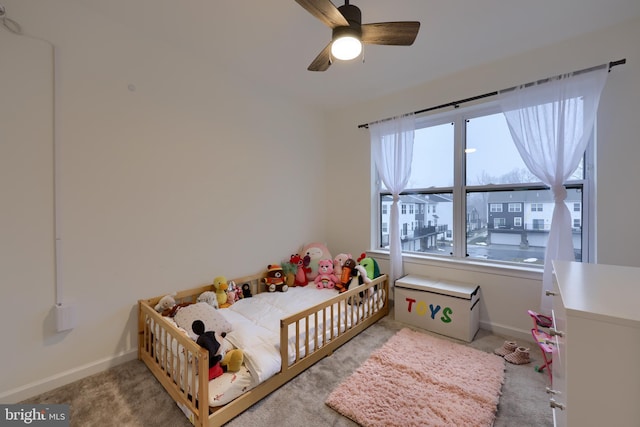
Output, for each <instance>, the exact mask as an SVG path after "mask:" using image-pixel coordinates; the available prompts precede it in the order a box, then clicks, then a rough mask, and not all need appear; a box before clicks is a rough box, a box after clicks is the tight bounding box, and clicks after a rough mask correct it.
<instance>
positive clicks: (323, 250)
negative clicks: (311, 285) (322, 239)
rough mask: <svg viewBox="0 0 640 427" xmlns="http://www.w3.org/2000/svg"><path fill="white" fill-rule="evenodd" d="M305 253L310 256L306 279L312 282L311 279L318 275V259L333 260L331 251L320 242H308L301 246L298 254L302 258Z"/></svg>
mask: <svg viewBox="0 0 640 427" xmlns="http://www.w3.org/2000/svg"><path fill="white" fill-rule="evenodd" d="M305 255H309V257H310V258H311V263H310V264H309V268H311V272H310V273H307V279H309V281H310V282H313V279H315V278H316V276H317V275H318V261H320V260H321V259H330V260H331V261H333V258H332V257H331V252H329V249H327V247H326V246H325V245H323V244H322V243H317V242H316V243H309V244H307V245H305V246H303V247H302V251H300V256H301V257H303V258H304V256H305Z"/></svg>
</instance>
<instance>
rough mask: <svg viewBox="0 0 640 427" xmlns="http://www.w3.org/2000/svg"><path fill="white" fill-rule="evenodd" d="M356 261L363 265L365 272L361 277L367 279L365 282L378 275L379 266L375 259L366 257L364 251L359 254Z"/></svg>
mask: <svg viewBox="0 0 640 427" xmlns="http://www.w3.org/2000/svg"><path fill="white" fill-rule="evenodd" d="M358 262H359V263H360V265H361V266H362V267H364V269H365V271H366V274H365V275H364V276H365V277H363V279H369V280H365V283H369V282H371V281H372V280H373V279H375V278H376V277H378V276H380V268H379V267H378V263H377V262H376V260H375V259H373V258H371V257H368V256H366V254H365V253H363V254H361V255H360V258H358Z"/></svg>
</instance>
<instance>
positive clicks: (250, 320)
mask: <svg viewBox="0 0 640 427" xmlns="http://www.w3.org/2000/svg"><path fill="white" fill-rule="evenodd" d="M336 295H337V292H336V290H335V289H326V288H323V289H318V288H316V287H315V286H313V285H308V286H304V287H293V288H289V290H288V291H287V292H275V293H266V292H265V293H260V294H258V295H255V296H253V297H252V298H250V299H244V300H240V301H238V302H237V303H235V304H233V305H232V306H231V307H229V308H227V309H222V310H220V312H221V314H222V315H223V316H224V317H225V318H226V319H227V320H228V321H229V322H231V324H232V325H233V331H231V332H230V333H229V334H227V339H228V340H229V341H230V342H231V343H232V344H233V346H234V347H236V348H240V349H242V350H243V352H244V354H245V365H246V366H247V368H248V369H249V370H250V371H251V373H252V374H253V375H254V377H255V380H256V381H257V382H256V385H257V384H259V383H261V382H263V381H265V380H266V379H268V378H270V377H272V376H273V375H275V374H277V373H278V372H279V371H280V365H281V361H280V320H281V319H283V318H285V317H288V316H290V315H292V314H295V313H298V312H300V311H302V310H305V309H308V308H310V307H313V306H314V305H316V304H319V303H321V302H323V301H326V300H328V299H330V298H332V297H334V296H336ZM371 301H372V302H374V301H375V302H377V301H378V298H377V297H375V298H372V299H371ZM380 302H382V300H380ZM363 309H364V306H360V307H359V310H358V309H356V310H355V313H352V307H351V306H350V305H346V304H345V303H344V302H343V303H342V305H341V307H340V310H338V308H337V305H334V310H333V314H334V319H333V330H329V329H330V328H331V323H330V322H331V319H330V316H331V310H329V309H327V310H326V313H323V312H322V311H321V312H319V313H320V315H319V316H318V332H317V333H316V331H315V320H314V319H312V321H311V322H310V323H311V325H309V334H310V335H311V337H312V339H311V340H310V342H309V350H314V348H315V343H316V341H318V342H319V343H320V344H322V342H323V339H324V338H330V337H331V336H336V335H337V332H338V325H339V327H340V330H341V331H344V329H345V324H346V326H347V327H349V326H350V324H351V320H352V319H353V318H356V317H361V316H362V310H363ZM338 312H339V313H340V319H338V317H337V314H338ZM338 320H339V322H338ZM325 321H326V322H327V328H326V330H325V328H324V322H325ZM305 331H306V326H305V323H304V320H302V321H301V322H300V327H299V334H300V336H301V340H300V348H299V349H298V355H299V357H303V356H304V355H305V335H304V334H305ZM323 331H324V332H325V334H324V335H325V337H323V336H322V335H323V333H322V332H323ZM313 338H315V339H313ZM288 355H289V360H288V363H289V364H291V363H292V362H293V361H294V360H295V358H296V349H295V325H293V324H292V325H290V329H289V348H288Z"/></svg>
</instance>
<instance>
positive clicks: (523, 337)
mask: <svg viewBox="0 0 640 427" xmlns="http://www.w3.org/2000/svg"><path fill="white" fill-rule="evenodd" d="M480 328H482V329H484V330H486V331H489V332H491V333H492V334H494V335H500V336H504V337H506V338H514V339H515V340H516V341H523V342H530V343H532V344H534V342H533V336H531V331H529V330H527V331H525V330H523V329H516V328H513V327H510V326H505V325H497V324H495V323H489V322H485V321H482V320H480Z"/></svg>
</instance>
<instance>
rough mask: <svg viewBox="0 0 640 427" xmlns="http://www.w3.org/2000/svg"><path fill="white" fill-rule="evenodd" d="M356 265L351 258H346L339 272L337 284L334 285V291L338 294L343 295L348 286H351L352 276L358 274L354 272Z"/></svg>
mask: <svg viewBox="0 0 640 427" xmlns="http://www.w3.org/2000/svg"><path fill="white" fill-rule="evenodd" d="M357 265H358V263H356V262H355V260H354V259H353V258H348V259H347V260H346V261H345V262H344V264H343V266H342V270H341V271H340V278H339V280H338V283H336V289H338V292H340V293H343V292H346V291H347V290H348V289H349V285H351V280H353V278H354V276H356V275H357V274H358V271H357V270H356V266H357Z"/></svg>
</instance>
